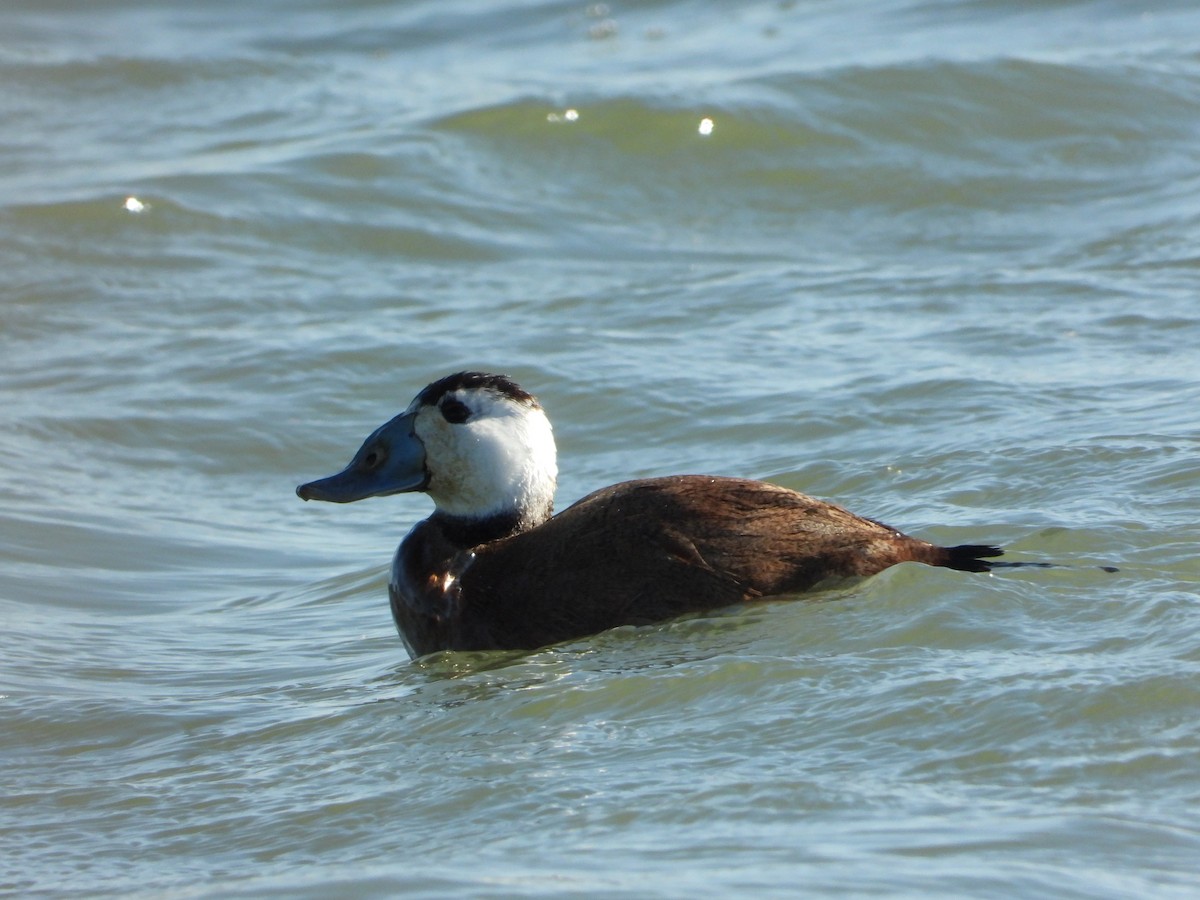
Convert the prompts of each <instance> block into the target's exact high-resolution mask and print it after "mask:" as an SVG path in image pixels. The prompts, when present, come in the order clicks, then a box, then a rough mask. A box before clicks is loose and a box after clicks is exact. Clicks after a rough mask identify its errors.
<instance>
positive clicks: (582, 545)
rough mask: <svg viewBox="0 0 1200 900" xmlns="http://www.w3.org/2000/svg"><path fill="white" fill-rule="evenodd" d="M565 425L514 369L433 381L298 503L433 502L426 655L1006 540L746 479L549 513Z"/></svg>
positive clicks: (618, 495)
mask: <svg viewBox="0 0 1200 900" xmlns="http://www.w3.org/2000/svg"><path fill="white" fill-rule="evenodd" d="M557 478H558V463H557V451H556V448H555V443H554V434H553V430H552V428H551V425H550V420H549V419H548V418H547V416H546V413H545V411H544V409H543V408H542V405H541V403H539V402H538V400H537V398H536V397H535V396H534V395H533V394H530V393H529V392H527V391H526V390H524V389H523V388H522V387H520V385H518V384H517V383H516V382H515V381H514V380H513V379H512V378H510V377H508V376H506V375H496V374H489V373H485V372H458V373H455V374H452V375H447V376H445V377H444V378H440V379H438V380H437V381H434V382H433V383H432V384H429V385H428V386H427V387H425V388H424V389H423V390H421V391H420V393H418V394H417V395H416V397H415V398H414V399H413V401H412V403H411V404H409V406H408V407H407V408H406V409H405V410H404V412H402V413H400V414H399V415H398V416H396V417H394V418H393V419H391V420H390V421H388V422H386V423H385V424H383V425H382V426H380V427H379V428H377V429H376V430H375V431H374V432H373V433H372V434H371V435H370V436H369V437H368V438H367V439H366V440H365V441H364V442H363V444H362V446H361V447H360V448H359V450H358V452H357V453H355V454H354V458H353V459H351V461H350V463H349V465H347V466H346V467H345V469H343V470H342V471H341V472H339V473H337V474H336V475H332V476H329V477H328V478H322V479H318V480H316V481H310V482H308V483H306V484H302V485H300V486H299V487H298V488H296V493H297V495H298V496H299V497H300V498H301V499H303V500H321V501H327V502H332V503H353V502H355V501H358V500H362V499H365V498H367V497H386V496H389V495H392V494H405V493H414V492H422V493H425V494H427V495H428V496H429V497H430V498H431V499H432V501H433V505H434V510H433V513H432V514H431V515H430V516H429V517H428V518H426V519H424V520H422V521H420V522H418V523H417V524H416V525H415V526H413V528H412V530H411V531H410V532H409V533H408V535H407V536H406V537H405V538H404V539H403V541H402V542H401V543H400V545H399V547H398V548H397V549H396V552H395V556H394V558H393V561H392V568H391V577H390V579H389V583H388V595H389V600H390V604H391V610H392V616H393V618H394V619H395V622H396V627H397V630H398V631H399V633H400V637H401V639H402V640H403V642H404V644H405V646H406V647H407V649H408V652H409V654H410V655H411V656H412V657H413V658H414V659H416V658H420V657H423V656H427V655H429V654H432V653H437V652H442V651H484V650H518V651H532V650H536V649H539V648H543V647H547V646H549V645H553V644H559V643H562V642H565V641H573V640H578V639H583V638H586V637H588V636H591V635H595V634H598V633H600V632H602V631H605V630H608V629H611V628H614V627H617V626H622V625H648V624H652V623H661V622H665V621H668V620H670V619H674V618H677V617H679V616H682V615H684V614H688V613H700V612H705V611H714V610H718V609H721V608H725V607H732V606H736V605H738V604H744V603H748V602H752V601H756V600H759V599H762V598H771V597H788V596H794V595H798V594H802V593H804V592H808V591H812V590H813V589H814V588H818V587H819V586H823V585H826V584H832V583H836V582H837V581H840V580H844V579H853V578H862V577H865V576H870V575H874V574H876V573H878V572H881V571H883V570H884V569H887V568H889V567H891V566H894V565H897V564H899V563H904V562H916V563H923V564H925V565H928V566H940V567H943V568H947V569H954V570H958V571H963V572H988V571H990V570H991V569H992V566H993V565H997V563H992V562H990V560H991V559H992V558H994V557H997V556H1001V555H1003V551H1002V550H1001V549H1000V548H999V547H995V546H991V545H985V544H962V545H958V546H953V547H944V546H939V545H937V544H933V543H930V542H929V541H925V540H921V539H920V538H915V537H910V536H909V535H907V534H904V533H903V532H901V531H898V530H897V529H895V528H892V527H891V526H889V525H885V524H883V523H882V522H878V521H876V520H874V519H869V518H866V517H864V516H860V515H856V514H855V513H852V512H850V511H849V510H847V509H845V508H843V507H841V506H838V505H837V504H834V503H831V502H828V501H825V500H819V499H815V498H813V497H809V496H807V495H805V494H801V493H798V492H797V491H793V490H789V489H788V488H785V487H781V486H778V485H774V484H770V483H767V482H763V481H755V480H750V479H745V478H735V477H724V476H714V475H671V476H666V477H655V478H640V479H636V480H632V481H623V482H620V483H619V484H614V485H611V486H610V487H605V488H601V489H600V490H597V491H595V492H593V493H591V494H588V495H587V496H585V497H583V499H581V500H578V501H577V502H575V503H574V504H572V505H571V506H568V507H567V508H566V509H564V510H563V511H562V512H560V513H558V514H557V515H555V514H554V495H555V488H556V483H557Z"/></svg>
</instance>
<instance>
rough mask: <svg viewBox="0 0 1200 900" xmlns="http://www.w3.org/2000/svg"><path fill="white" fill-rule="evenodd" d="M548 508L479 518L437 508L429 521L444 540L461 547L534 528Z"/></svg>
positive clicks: (549, 512)
mask: <svg viewBox="0 0 1200 900" xmlns="http://www.w3.org/2000/svg"><path fill="white" fill-rule="evenodd" d="M551 511H552V510H551V509H549V508H547V509H545V510H544V511H541V512H539V513H537V514H530V513H529V512H527V511H523V510H508V511H505V512H498V513H493V514H491V515H487V516H482V517H467V516H454V515H451V514H449V513H445V512H442V511H441V510H437V511H435V512H434V513H433V515H431V516H430V517H429V521H430V522H431V523H432V524H434V525H436V526H437V527H438V528H439V529H440V530H441V532H442V534H443V535H444V536H445V537H446V540H448V541H450V542H451V543H452V544H454V545H456V546H458V547H462V548H464V549H465V548H468V547H477V546H478V545H480V544H486V543H487V542H488V541H498V540H500V539H501V538H506V537H511V536H512V535H514V534H520V533H521V532H522V531H528V530H529V529H531V528H536V527H537V526H538V525H541V524H542V522H544V521H546V520H547V519H549V518H550V514H551Z"/></svg>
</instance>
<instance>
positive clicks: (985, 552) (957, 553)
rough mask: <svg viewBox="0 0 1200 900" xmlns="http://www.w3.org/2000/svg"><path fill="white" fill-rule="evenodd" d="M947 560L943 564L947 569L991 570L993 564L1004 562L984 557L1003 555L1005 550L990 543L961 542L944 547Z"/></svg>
mask: <svg viewBox="0 0 1200 900" xmlns="http://www.w3.org/2000/svg"><path fill="white" fill-rule="evenodd" d="M942 550H943V551H944V552H945V554H946V556H945V560H944V561H943V562H942V563H941V565H943V566H945V567H946V568H947V569H957V570H958V571H959V572H990V571H992V566H996V565H1004V563H993V562H989V561H988V560H987V559H985V558H984V557H989V556H1003V555H1004V551H1003V550H1001V549H1000V548H999V547H993V546H991V545H989V544H959V545H958V546H957V547H943V548H942Z"/></svg>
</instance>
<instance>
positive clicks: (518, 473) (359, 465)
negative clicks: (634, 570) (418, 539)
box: [296, 372, 558, 529]
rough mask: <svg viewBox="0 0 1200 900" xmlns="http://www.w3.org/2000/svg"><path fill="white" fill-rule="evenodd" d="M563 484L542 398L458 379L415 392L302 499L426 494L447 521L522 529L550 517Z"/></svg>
mask: <svg viewBox="0 0 1200 900" xmlns="http://www.w3.org/2000/svg"><path fill="white" fill-rule="evenodd" d="M557 477H558V465H557V462H556V459H555V449H554V435H553V434H552V432H551V429H550V420H549V419H547V418H546V414H545V413H544V412H543V411H542V407H541V405H540V404H539V403H538V401H537V399H536V398H535V397H534V396H533V395H532V394H529V393H527V392H525V391H524V390H522V389H521V388H520V387H519V386H518V385H517V384H516V383H515V382H514V381H512V380H511V379H509V378H507V377H506V376H504V375H486V374H483V373H481V372H459V373H458V374H456V375H449V376H447V377H445V378H442V379H440V380H439V381H435V382H434V383H433V384H431V385H429V386H428V387H427V388H425V389H424V390H423V391H421V393H419V394H417V396H416V398H415V399H414V400H413V402H412V403H411V404H409V407H408V409H406V410H405V411H404V412H402V413H401V414H400V415H398V416H396V418H394V419H392V420H391V421H390V422H387V423H386V424H384V425H382V426H380V427H379V428H378V429H376V431H375V433H374V434H372V435H371V436H370V437H369V438H367V440H366V441H365V442H364V443H363V445H362V447H361V448H359V451H358V452H357V453H356V454H354V459H352V460H351V461H350V465H348V466H347V467H346V468H345V469H344V470H343V471H341V472H339V473H338V474H337V475H331V476H330V477H329V478H322V479H320V480H319V481H312V482H309V483H308V484H302V485H300V487H298V488H296V493H297V494H298V495H299V496H300V497H301V499H304V500H328V501H331V502H333V503H352V502H353V501H355V500H362V499H363V498H365V497H382V496H386V495H388V494H402V493H407V492H411V491H424V492H425V493H426V494H428V495H429V496H430V497H431V498H432V499H433V502H434V505H435V506H436V507H437V512H438V513H439V514H441V515H442V516H446V517H450V518H451V519H453V520H457V521H462V522H466V523H469V522H483V521H490V520H493V519H507V520H511V521H512V523H513V526H514V527H515V528H517V529H525V528H532V527H533V526H535V525H538V524H540V523H541V522H543V521H544V520H545V519H547V518H549V517H550V514H551V512H552V510H553V505H554V486H555V481H556V479H557Z"/></svg>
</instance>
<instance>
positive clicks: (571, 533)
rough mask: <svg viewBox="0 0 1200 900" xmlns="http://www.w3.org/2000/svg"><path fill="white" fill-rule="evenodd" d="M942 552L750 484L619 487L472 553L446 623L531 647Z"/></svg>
mask: <svg viewBox="0 0 1200 900" xmlns="http://www.w3.org/2000/svg"><path fill="white" fill-rule="evenodd" d="M946 553H947V551H946V550H945V549H943V548H940V547H936V546H934V545H932V544H929V543H927V542H925V541H920V540H917V539H915V538H911V537H908V536H907V535H904V534H902V533H900V532H898V531H896V530H894V529H892V528H889V527H887V526H886V525H882V524H880V523H878V522H875V521H872V520H870V519H866V518H863V517H861V516H856V515H854V514H853V513H851V512H849V511H848V510H845V509H843V508H842V507H840V506H836V505H834V504H831V503H827V502H824V501H820V500H816V499H813V498H812V497H807V496H805V495H803V494H798V493H796V492H795V491H790V490H787V489H786V488H781V487H777V486H775V485H770V484H766V483H763V482H758V481H748V480H743V479H736V478H714V477H709V476H695V475H690V476H675V477H670V478H652V479H644V480H639V481H630V482H624V483H622V484H618V485H614V486H612V487H609V488H605V489H603V490H600V491H597V492H595V493H593V494H590V495H589V496H587V497H585V498H583V499H582V500H580V501H579V502H578V503H576V504H574V505H573V506H571V507H569V508H568V509H566V510H564V511H563V512H562V513H560V514H559V515H557V516H555V517H554V518H552V519H550V520H549V521H548V522H545V523H543V524H542V525H540V526H538V527H537V528H535V529H533V530H531V531H528V532H524V533H522V534H518V535H515V536H513V537H510V538H506V539H503V540H500V541H495V542H492V543H490V544H484V545H482V546H479V547H476V548H475V558H474V560H473V561H472V562H471V564H470V565H469V566H467V567H466V568H465V569H464V570H463V571H462V574H461V579H460V583H459V585H458V589H459V600H460V606H459V610H460V613H459V614H460V616H461V619H462V621H461V622H460V625H462V626H463V627H464V629H465V630H464V631H463V632H462V633H463V635H464V640H465V641H466V642H467V643H471V644H480V645H486V646H494V647H514V648H532V647H538V646H543V645H545V644H549V643H554V642H557V641H561V640H566V639H569V638H573V637H578V636H582V635H586V634H591V633H595V632H597V631H601V630H603V629H606V628H611V627H615V626H617V625H623V624H641V623H648V622H656V621H662V620H665V619H669V618H672V617H674V616H677V615H680V614H682V613H685V612H690V611H697V610H705V609H714V608H718V607H722V606H729V605H732V604H735V603H738V602H741V601H744V600H749V599H752V598H756V597H763V596H770V595H775V594H787V593H795V592H799V591H804V590H807V589H809V588H811V587H813V586H814V585H816V584H818V583H819V582H822V581H825V580H827V579H832V578H845V577H852V576H862V575H871V574H873V573H875V572H879V571H881V570H883V569H885V568H887V567H888V566H891V565H894V564H895V563H898V562H905V561H908V560H915V561H919V562H927V563H930V564H933V565H947V564H948V563H947V562H946V561H945V560H944V559H943V558H941V557H942V556H944V555H945V554H946ZM939 554H940V555H941V556H939Z"/></svg>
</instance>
